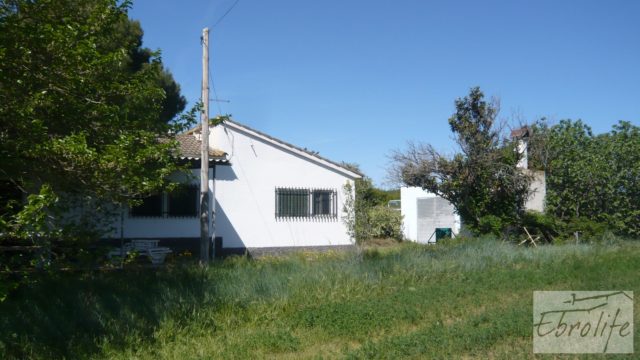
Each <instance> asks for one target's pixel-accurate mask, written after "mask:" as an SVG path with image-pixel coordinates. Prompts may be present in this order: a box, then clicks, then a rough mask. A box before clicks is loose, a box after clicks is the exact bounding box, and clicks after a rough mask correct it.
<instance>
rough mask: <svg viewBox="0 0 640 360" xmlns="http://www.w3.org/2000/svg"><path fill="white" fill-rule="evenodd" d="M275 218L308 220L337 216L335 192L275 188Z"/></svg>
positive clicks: (329, 190)
mask: <svg viewBox="0 0 640 360" xmlns="http://www.w3.org/2000/svg"><path fill="white" fill-rule="evenodd" d="M275 211H276V214H275V215H276V217H277V218H309V217H332V218H335V217H337V216H338V196H337V191H336V190H332V189H301V188H277V189H276V191H275Z"/></svg>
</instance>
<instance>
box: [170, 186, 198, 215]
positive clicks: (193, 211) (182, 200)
mask: <svg viewBox="0 0 640 360" xmlns="http://www.w3.org/2000/svg"><path fill="white" fill-rule="evenodd" d="M199 198H200V189H198V187H197V186H195V185H190V186H183V187H180V188H178V189H176V190H174V191H173V192H171V193H168V194H167V208H168V209H167V216H169V217H197V216H198V205H199V202H200V201H199V200H200V199H199Z"/></svg>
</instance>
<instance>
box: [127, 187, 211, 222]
mask: <svg viewBox="0 0 640 360" xmlns="http://www.w3.org/2000/svg"><path fill="white" fill-rule="evenodd" d="M199 197H200V190H199V189H198V187H197V186H183V187H180V188H178V189H176V190H174V191H173V192H171V193H161V194H156V195H151V196H148V197H146V198H143V199H142V203H141V204H140V205H138V206H134V207H132V208H131V210H130V211H129V216H131V217H197V216H198V204H199V203H200V199H199Z"/></svg>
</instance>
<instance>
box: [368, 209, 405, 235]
mask: <svg viewBox="0 0 640 360" xmlns="http://www.w3.org/2000/svg"><path fill="white" fill-rule="evenodd" d="M368 215H369V219H368V220H369V229H370V232H369V234H370V236H371V237H374V238H393V239H396V240H402V215H401V214H400V212H399V211H397V210H394V209H391V208H388V207H386V206H374V207H372V208H371V209H370V210H369V211H368Z"/></svg>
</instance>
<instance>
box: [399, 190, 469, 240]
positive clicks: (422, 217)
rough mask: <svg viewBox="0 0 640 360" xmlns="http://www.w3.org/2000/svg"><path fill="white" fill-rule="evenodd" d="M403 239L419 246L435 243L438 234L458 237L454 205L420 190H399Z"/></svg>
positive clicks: (458, 222)
mask: <svg viewBox="0 0 640 360" xmlns="http://www.w3.org/2000/svg"><path fill="white" fill-rule="evenodd" d="M400 198H401V204H400V209H401V210H400V211H401V212H402V218H403V231H404V237H405V239H407V240H411V241H416V242H419V243H425V244H426V243H435V242H436V240H437V238H438V237H439V236H440V235H441V234H446V233H450V234H453V235H457V234H458V233H459V232H460V216H459V215H458V214H456V213H455V208H454V207H453V205H452V204H451V203H450V202H449V201H447V200H445V199H443V198H442V197H440V196H437V195H435V194H433V193H430V192H428V191H426V190H423V189H422V188H420V187H406V186H403V187H402V188H400Z"/></svg>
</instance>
